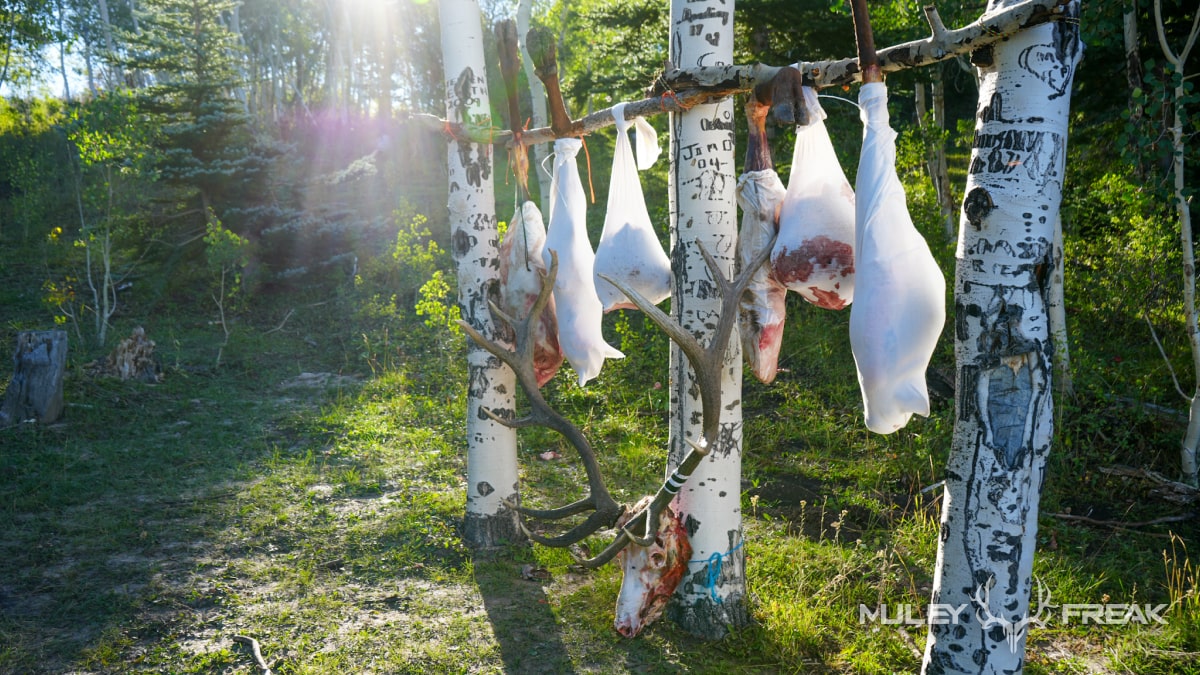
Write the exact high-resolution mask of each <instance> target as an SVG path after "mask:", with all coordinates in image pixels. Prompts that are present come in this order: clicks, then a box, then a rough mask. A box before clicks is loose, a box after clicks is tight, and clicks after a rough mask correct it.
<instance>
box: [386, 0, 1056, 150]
mask: <svg viewBox="0 0 1200 675" xmlns="http://www.w3.org/2000/svg"><path fill="white" fill-rule="evenodd" d="M1067 1H1068V0H1026V2H1022V3H1021V4H1018V5H1013V6H1012V7H1008V8H1006V9H1004V10H1001V11H999V12H995V13H993V14H985V15H984V16H981V17H980V18H979V19H978V20H976V21H975V22H974V23H972V24H970V25H969V26H965V27H963V28H959V29H957V30H946V28H945V26H943V25H942V22H941V19H940V18H939V17H938V13H937V10H936V9H934V8H933V7H932V6H928V7H925V16H926V19H927V21H928V22H929V26H930V32H931V34H930V36H929V37H927V38H924V39H922V40H913V41H911V42H905V43H903V44H899V45H893V46H891V47H886V48H884V49H881V50H879V52H878V54H879V67H880V69H881V70H882V71H883V72H884V74H887V73H894V72H897V71H901V70H907V69H910V68H920V67H924V66H928V65H930V64H933V63H939V62H941V61H947V60H949V59H952V58H956V57H958V56H963V55H966V54H969V53H971V52H973V51H975V50H977V49H981V48H984V47H988V46H990V45H992V44H994V43H996V42H999V41H1001V40H1004V39H1006V38H1008V37H1010V36H1012V35H1015V34H1016V33H1018V32H1020V31H1022V30H1024V29H1026V28H1030V27H1032V26H1037V25H1041V24H1043V23H1047V22H1050V21H1057V20H1059V19H1061V18H1062V17H1063V10H1064V8H1065V7H1066V4H1067ZM793 65H794V66H795V67H796V68H797V69H799V70H800V71H801V72H802V73H804V82H805V84H808V85H810V86H812V87H814V88H816V89H823V88H826V87H835V86H841V85H846V84H851V83H854V82H859V81H861V80H862V74H861V73H860V72H859V67H858V59H857V58H846V59H838V60H827V61H802V62H799V63H796V64H793ZM782 67H783V66H768V65H764V64H761V63H758V64H754V65H740V66H739V65H732V66H711V67H702V68H668V69H667V70H666V72H664V73H663V75H662V76H661V77H660V78H658V80H657V81H656V84H655V88H654V89H653V90H652V91H651V92H650V95H649V96H648V97H646V98H644V99H641V100H638V101H632V102H629V103H628V104H627V105H626V106H625V117H626V118H627V119H632V118H634V117H651V116H654V115H658V114H662V113H668V112H680V111H682V110H686V109H688V108H691V107H693V106H696V105H700V104H703V103H711V102H714V101H719V100H721V99H723V98H727V97H729V96H733V95H734V94H740V93H744V92H747V91H750V90H751V89H753V88H754V86H755V85H757V84H759V83H760V82H767V81H769V80H770V79H771V78H772V77H774V76H775V73H777V72H779V69H780V68H782ZM407 119H408V120H410V121H412V122H414V123H417V124H421V125H422V126H426V127H429V128H430V129H433V130H438V131H441V132H442V133H444V134H445V135H446V136H447V137H449V138H452V139H459V140H467V141H470V142H473V143H492V144H495V143H502V144H505V145H508V144H510V143H512V142H513V133H512V132H511V131H506V130H502V129H499V128H494V127H478V126H469V125H459V124H452V123H449V122H446V121H445V120H442V119H440V118H438V117H437V116H435V115H426V114H411V115H408V117H407ZM613 123H614V120H613V115H612V108H605V109H604V110H599V111H596V112H594V113H592V114H590V115H587V116H586V117H584V118H582V119H580V120H577V121H576V122H575V123H574V130H575V131H576V132H577V133H578V135H581V136H586V135H587V134H590V133H592V132H595V131H597V130H599V129H603V128H605V127H608V126H611V125H612V124H613ZM554 140H555V134H554V131H553V130H552V129H550V128H549V127H541V128H538V129H531V130H529V131H526V132H524V133H522V134H520V142H521V143H523V144H524V145H527V146H528V145H534V144H537V143H549V142H552V141H554Z"/></svg>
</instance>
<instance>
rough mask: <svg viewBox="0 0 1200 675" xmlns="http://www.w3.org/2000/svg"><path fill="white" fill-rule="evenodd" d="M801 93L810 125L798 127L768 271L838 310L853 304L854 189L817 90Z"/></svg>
mask: <svg viewBox="0 0 1200 675" xmlns="http://www.w3.org/2000/svg"><path fill="white" fill-rule="evenodd" d="M803 92H804V99H805V104H806V105H807V107H808V110H809V124H807V125H803V126H798V127H796V147H795V150H794V151H793V152H792V173H791V175H790V176H788V187H787V196H786V197H785V198H784V200H783V206H782V207H781V208H780V211H779V239H777V240H776V241H775V249H774V250H773V251H772V252H771V269H772V270H773V272H774V274H775V278H776V279H778V280H779V281H780V283H782V284H783V285H785V286H787V287H788V289H790V290H793V291H796V292H797V293H799V294H800V295H801V296H803V297H804V299H805V300H807V301H809V302H811V303H813V304H814V305H816V306H818V307H823V308H825V309H842V308H843V307H845V306H846V305H848V304H850V302H851V301H853V300H854V190H853V189H852V188H851V187H850V183H849V181H847V180H846V174H845V172H843V171H842V166H841V164H839V163H838V159H837V155H836V154H835V153H834V150H833V142H832V141H830V140H829V132H828V131H827V130H826V129H825V122H824V121H823V120H824V119H825V111H824V110H822V109H821V105H820V103H818V102H817V94H816V92H815V91H813V90H812V89H811V88H810V87H804V88H803Z"/></svg>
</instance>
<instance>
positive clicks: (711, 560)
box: [668, 0, 748, 639]
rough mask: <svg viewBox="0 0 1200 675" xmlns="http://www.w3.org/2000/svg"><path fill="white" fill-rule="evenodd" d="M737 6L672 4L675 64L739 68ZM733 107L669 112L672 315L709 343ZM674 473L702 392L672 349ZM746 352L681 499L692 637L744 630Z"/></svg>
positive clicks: (729, 196)
mask: <svg viewBox="0 0 1200 675" xmlns="http://www.w3.org/2000/svg"><path fill="white" fill-rule="evenodd" d="M733 9H734V7H733V2H732V1H730V2H728V3H727V2H725V0H700V1H699V2H696V1H691V0H673V2H672V3H671V33H670V40H671V61H672V62H673V63H675V64H677V65H679V66H681V67H684V68H690V67H693V66H720V65H727V64H732V62H733ZM733 114H734V106H733V100H732V99H731V98H727V99H725V100H724V101H721V102H720V103H716V104H705V105H697V106H695V107H694V108H692V109H690V110H685V111H683V112H681V113H672V114H671V121H670V127H671V148H670V151H671V175H670V180H669V181H668V185H669V188H670V197H671V246H672V254H671V267H672V271H673V273H674V286H673V288H672V296H671V313H672V315H673V316H674V318H675V320H676V321H678V322H679V324H680V325H681V326H683V328H684V329H685V330H688V331H691V332H692V333H693V334H695V335H698V336H700V335H707V336H711V335H712V332H713V329H714V328H715V327H716V323H717V318H718V317H717V315H716V313H717V312H718V311H719V309H720V302H721V299H720V297H717V293H716V287H715V285H714V284H713V282H712V281H711V278H710V276H709V272H708V269H707V267H706V265H705V264H704V260H703V258H702V256H701V253H700V250H699V248H697V242H702V243H703V244H704V246H705V248H706V249H707V250H708V251H709V252H710V253H712V255H713V256H714V257H715V258H716V259H717V261H718V262H720V263H721V265H722V267H723V268H724V269H723V273H724V274H725V275H726V276H727V277H730V276H732V273H733V270H734V265H735V259H736V250H735V247H736V243H737V207H736V202H735V198H736V195H735V188H736V182H737V181H736V175H735V173H734V159H733V151H734V123H733V119H734V118H733ZM670 368H671V385H670V386H671V421H670V448H671V449H670V458H669V462H668V463H669V465H670V466H669V467H668V471H670V470H671V469H672V468H674V466H676V465H677V464H678V463H679V462H680V461H682V459H683V457H684V455H685V454H686V451H687V446H686V443H685V442H684V439H691V440H693V441H698V440H700V438H701V437H702V433H703V430H702V413H701V405H700V395H699V387H698V386H697V384H696V381H695V374H694V372H693V371H692V369H691V367H690V366H689V364H688V363H687V359H686V358H685V357H684V356H683V354H682V353H681V352H680V351H679V349H678V348H677V347H675V346H674V345H672V348H671V364H670ZM741 392H742V354H741V341H740V340H739V339H738V338H737V337H736V336H733V337H731V338H730V340H729V345H728V349H727V351H726V352H725V361H724V364H723V368H722V402H721V420H720V429H721V431H720V435H719V439H718V441H717V443H716V447H714V448H711V451H710V454H709V456H708V458H707V459H705V460H704V461H703V462H702V463H701V465H700V466H699V467H698V468H697V469H696V471H695V473H693V475H692V478H691V480H690V481H689V482H688V483H687V485H686V487H684V489H683V491H682V492H681V493H680V495H679V498H678V507H679V511H680V513H681V516H682V518H683V520H684V522H685V524H686V526H687V528H688V533H689V538H690V541H691V544H692V562H691V563H690V564H689V566H688V571H687V574H685V576H684V577H683V580H682V581H681V582H680V584H679V587H678V589H677V590H676V592H675V597H674V600H673V601H672V604H671V606H670V608H669V610H668V611H669V613H670V615H671V617H672V618H673V619H674V620H675V621H676V622H677V623H678V624H679V625H680V626H681V627H683V628H684V629H685V630H687V631H689V632H691V633H694V634H697V635H701V636H704V637H708V638H714V639H716V638H721V637H723V636H724V635H726V634H727V633H728V632H729V630H730V629H731V628H736V627H740V626H744V625H746V623H747V622H748V614H747V607H746V575H745V565H744V561H745V551H744V549H743V548H742V512H741V473H742V467H741V453H742V408H741V397H742V396H741Z"/></svg>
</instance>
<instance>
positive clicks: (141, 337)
mask: <svg viewBox="0 0 1200 675" xmlns="http://www.w3.org/2000/svg"><path fill="white" fill-rule="evenodd" d="M154 347H155V342H154V340H151V339H150V338H148V337H146V329H145V328H142V327H141V326H138V327H136V328H134V329H133V332H132V333H130V335H129V337H127V338H125V339H124V340H121V342H119V343H118V344H117V346H116V348H114V349H113V350H112V353H111V354H109V355H108V358H107V359H105V361H104V366H103V367H102V368H101V369H100V372H101V374H104V375H110V376H112V377H119V378H121V379H122V380H141V381H142V382H150V383H155V382H161V381H162V368H160V367H159V365H158V361H156V360H155V358H154Z"/></svg>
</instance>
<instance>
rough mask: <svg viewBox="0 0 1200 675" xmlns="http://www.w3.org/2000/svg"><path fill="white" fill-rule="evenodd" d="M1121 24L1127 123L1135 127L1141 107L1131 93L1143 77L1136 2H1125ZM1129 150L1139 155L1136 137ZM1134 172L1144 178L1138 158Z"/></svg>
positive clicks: (1140, 114) (1140, 84)
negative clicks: (1123, 44)
mask: <svg viewBox="0 0 1200 675" xmlns="http://www.w3.org/2000/svg"><path fill="white" fill-rule="evenodd" d="M1121 22H1122V30H1121V36H1122V38H1123V39H1124V42H1125V80H1126V82H1127V83H1128V85H1129V102H1128V106H1129V122H1130V123H1131V124H1133V125H1135V126H1136V125H1137V124H1138V123H1140V122H1141V120H1142V106H1141V104H1140V103H1138V101H1137V99H1135V98H1134V96H1133V92H1134V91H1136V90H1138V89H1141V87H1142V75H1143V71H1142V58H1141V56H1139V55H1138V26H1137V0H1127V3H1126V5H1125V11H1124V12H1123V13H1122V16H1121ZM1129 149H1130V150H1133V151H1135V152H1134V153H1133V154H1134V156H1139V155H1140V153H1138V152H1136V150H1137V137H1136V136H1135V135H1132V134H1131V135H1130V138H1129ZM1135 170H1136V171H1137V175H1138V177H1140V178H1144V177H1145V173H1146V169H1145V167H1144V166H1143V165H1142V161H1141V159H1140V157H1139V159H1138V160H1137V165H1136V166H1135Z"/></svg>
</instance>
